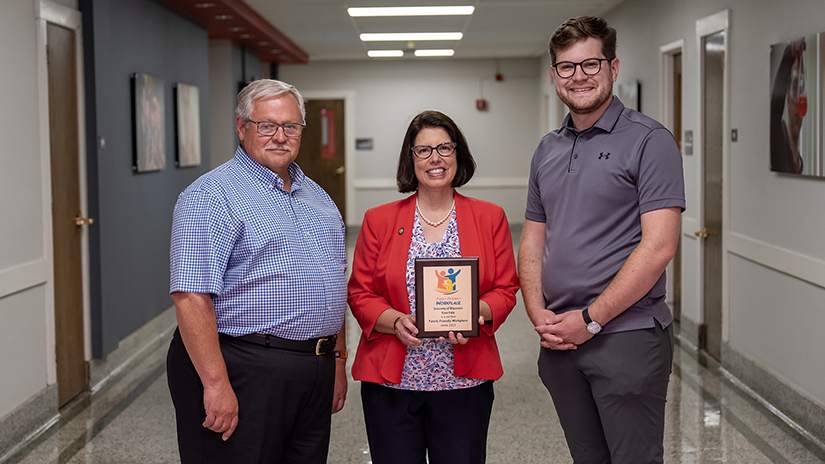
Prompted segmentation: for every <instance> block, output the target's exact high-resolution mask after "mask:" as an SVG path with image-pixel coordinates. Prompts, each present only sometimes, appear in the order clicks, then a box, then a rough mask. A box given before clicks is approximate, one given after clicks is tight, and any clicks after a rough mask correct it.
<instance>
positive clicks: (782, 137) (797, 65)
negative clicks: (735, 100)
mask: <svg viewBox="0 0 825 464" xmlns="http://www.w3.org/2000/svg"><path fill="white" fill-rule="evenodd" d="M823 36H825V33H819V34H813V35H809V36H805V37H799V38H796V39H794V40H791V41H790V42H782V43H778V44H774V45H771V58H770V65H771V71H770V72H771V94H770V95H771V97H770V98H771V99H770V166H771V171H774V172H780V173H786V174H800V175H804V176H819V177H821V176H823V175H825V172H823V151H822V143H821V137H822V135H823V127H822V124H823V123H822V114H821V111H822V109H821V105H820V92H821V89H822V87H823V83H822V81H821V80H819V79H817V76H818V74H819V73H818V68H819V66H820V65H821V63H822V61H823V60H822V57H821V56H820V53H821V52H820V51H819V50H820V49H821V45H822V44H821V42H822V41H823Z"/></svg>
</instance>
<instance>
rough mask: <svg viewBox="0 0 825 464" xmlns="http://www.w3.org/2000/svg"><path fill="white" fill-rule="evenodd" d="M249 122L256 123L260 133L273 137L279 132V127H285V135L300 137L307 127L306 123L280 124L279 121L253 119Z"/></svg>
mask: <svg viewBox="0 0 825 464" xmlns="http://www.w3.org/2000/svg"><path fill="white" fill-rule="evenodd" d="M247 122H251V123H253V124H255V126H256V127H257V128H258V133H259V134H261V135H263V136H266V137H272V136H273V135H275V134H277V133H278V128H279V127H281V128H283V129H284V135H285V136H287V137H300V136H301V132H303V131H304V127H306V124H294V123H290V122H288V123H286V124H278V123H277V122H269V121H253V120H251V119H249V120H248V121H247Z"/></svg>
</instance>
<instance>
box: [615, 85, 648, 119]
mask: <svg viewBox="0 0 825 464" xmlns="http://www.w3.org/2000/svg"><path fill="white" fill-rule="evenodd" d="M616 87H617V90H616V94H617V96H618V97H619V100H621V101H622V104H624V106H626V107H628V108H631V109H634V110H636V111H639V112H641V111H642V83H641V82H639V81H637V80H635V79H634V80H632V81H625V82H619V83H618V85H617V86H616Z"/></svg>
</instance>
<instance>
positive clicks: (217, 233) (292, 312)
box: [167, 80, 347, 464]
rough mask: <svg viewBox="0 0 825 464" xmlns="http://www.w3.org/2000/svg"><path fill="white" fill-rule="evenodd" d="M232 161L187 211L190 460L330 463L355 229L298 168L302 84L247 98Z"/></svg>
mask: <svg viewBox="0 0 825 464" xmlns="http://www.w3.org/2000/svg"><path fill="white" fill-rule="evenodd" d="M237 114H238V115H237V117H236V127H237V132H238V139H239V140H240V146H239V147H238V149H237V151H236V152H235V156H234V158H232V159H231V160H230V161H228V162H227V163H225V164H223V165H222V166H220V167H218V168H216V169H214V170H213V171H211V172H209V173H207V174H205V175H203V176H202V177H200V178H199V179H198V180H196V181H195V182H193V183H192V185H190V186H189V187H188V188H187V189H186V190H184V191H183V193H181V194H180V197H179V198H178V202H177V204H176V205H175V213H174V220H173V226H172V247H171V253H170V255H171V289H170V291H171V294H172V298H173V300H174V301H175V308H176V311H177V319H178V330H177V331H176V332H175V335H174V338H173V340H172V343H171V345H170V348H169V354H168V357H167V371H168V378H169V389H170V391H171V393H172V400H173V402H174V404H175V412H176V417H177V429H178V446H179V450H180V454H181V461H182V462H183V463H184V464H187V463H227V462H250V463H251V462H270V463H301V464H307V463H324V462H326V459H327V450H328V447H329V436H330V422H331V413H330V411H331V412H332V413H335V412H338V411H340V410H341V408H342V407H343V406H344V400H345V398H346V390H347V377H346V372H345V368H346V349H345V339H346V337H345V336H344V330H343V323H344V311H345V310H346V267H347V262H346V251H345V243H344V232H345V228H344V223H343V220H342V219H341V214H340V213H339V212H338V209H337V208H336V206H335V204H334V203H333V202H332V200H331V199H330V197H329V195H327V193H326V192H324V190H323V189H322V188H321V187H320V186H318V184H316V183H315V182H313V181H312V180H311V179H309V178H308V177H306V176H304V174H303V172H302V171H301V169H300V168H299V167H298V165H297V164H296V163H295V158H296V157H297V155H298V149H299V148H300V145H301V133H302V131H303V128H304V121H305V109H304V102H303V98H302V97H301V94H300V93H299V92H298V90H297V89H295V87H293V86H291V85H289V84H286V83H283V82H280V81H276V80H259V81H255V82H253V83H251V84H249V85H248V86H247V87H246V88H245V89H243V90H242V91H241V93H240V94H239V95H238V108H237Z"/></svg>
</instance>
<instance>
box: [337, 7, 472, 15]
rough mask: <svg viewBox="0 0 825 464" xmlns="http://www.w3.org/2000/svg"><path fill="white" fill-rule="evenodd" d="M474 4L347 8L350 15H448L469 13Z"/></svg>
mask: <svg viewBox="0 0 825 464" xmlns="http://www.w3.org/2000/svg"><path fill="white" fill-rule="evenodd" d="M473 10H475V7H474V6H402V7H379V8H347V13H349V15H350V16H352V17H361V16H448V15H471V14H473Z"/></svg>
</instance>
